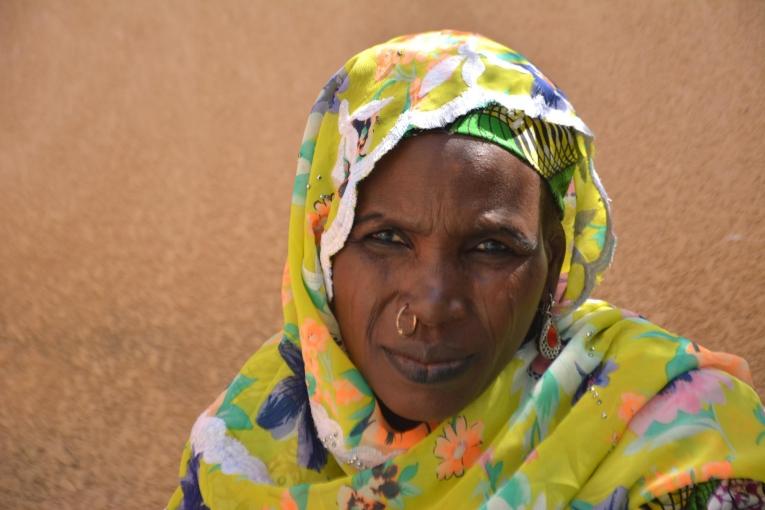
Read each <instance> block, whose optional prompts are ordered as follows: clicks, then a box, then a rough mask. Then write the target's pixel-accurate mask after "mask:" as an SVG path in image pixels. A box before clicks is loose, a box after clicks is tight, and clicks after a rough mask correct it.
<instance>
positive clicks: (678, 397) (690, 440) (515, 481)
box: [169, 31, 765, 510]
mask: <svg viewBox="0 0 765 510" xmlns="http://www.w3.org/2000/svg"><path fill="white" fill-rule="evenodd" d="M491 105H499V106H501V107H502V108H504V109H505V110H506V111H507V112H511V113H512V115H513V116H515V117H516V120H518V119H520V121H521V122H524V123H527V122H528V123H530V124H529V125H532V124H533V125H536V126H538V127H541V128H542V129H547V128H548V127H553V128H561V129H565V131H566V133H568V134H569V135H570V136H571V137H572V139H571V140H570V141H571V142H572V143H571V145H572V146H573V147H575V148H576V153H577V155H578V156H577V157H576V158H574V159H575V161H573V162H568V164H567V165H556V167H557V168H558V169H559V170H560V169H561V168H563V169H564V170H565V171H566V172H567V175H568V176H567V177H566V179H567V180H566V179H564V182H563V183H561V182H560V181H557V182H555V183H551V182H550V179H549V178H548V176H546V175H544V173H543V171H542V170H540V169H544V168H547V167H548V166H549V165H548V163H549V162H548V163H546V162H545V161H546V160H545V158H547V159H549V157H548V156H549V154H548V153H547V152H546V151H545V149H544V147H545V145H547V149H548V150H549V151H551V153H552V154H553V155H554V154H559V152H556V151H554V150H552V149H553V147H551V146H550V145H551V144H553V143H554V140H555V138H550V137H548V138H547V141H546V142H544V143H542V144H538V145H536V146H535V147H537V148H539V147H541V148H542V151H541V153H540V151H538V150H536V149H535V150H526V151H525V152H523V157H524V159H525V160H526V161H527V162H529V163H530V166H531V167H532V168H534V170H536V171H538V172H539V173H540V175H542V176H543V177H545V179H546V182H547V183H548V185H550V187H551V190H552V191H553V193H554V195H555V191H554V190H555V189H557V190H559V193H558V195H557V196H558V197H559V198H560V201H559V203H560V206H561V207H562V210H563V219H562V226H563V230H564V232H565V234H566V254H565V260H564V262H563V267H562V271H561V277H560V282H559V285H558V291H557V302H558V305H557V306H556V308H555V310H554V313H555V315H554V319H555V320H554V323H555V327H556V329H557V331H558V334H559V335H560V338H562V339H563V340H564V342H565V348H564V349H563V350H562V352H561V353H560V355H559V356H558V357H557V358H556V359H555V360H554V361H553V362H552V363H551V364H549V366H546V365H545V364H541V365H540V363H539V361H540V356H539V353H538V350H537V346H536V345H535V343H534V342H528V343H526V344H524V345H523V346H522V347H521V348H520V349H519V350H518V352H517V353H516V355H515V357H514V358H513V359H512V360H511V361H510V363H509V364H508V365H507V366H506V367H505V368H504V369H503V370H502V371H501V372H500V373H499V374H498V375H497V377H496V379H495V380H494V381H493V382H492V383H491V384H490V386H489V387H488V388H487V389H486V390H485V391H484V392H483V393H482V394H481V395H480V396H479V397H477V398H476V399H475V400H474V401H473V402H471V403H470V404H469V405H468V406H467V407H465V408H464V409H463V410H461V411H460V412H459V413H458V414H457V415H455V416H453V417H450V418H448V419H446V420H444V421H443V422H441V423H423V424H421V425H420V426H418V427H415V428H414V429H412V430H409V431H406V432H398V431H396V430H394V429H392V428H391V427H390V426H389V425H388V424H387V423H386V421H385V419H384V418H383V416H382V413H381V411H380V407H379V404H378V402H377V400H376V399H375V396H374V393H373V391H372V388H370V386H369V385H368V383H367V382H366V380H365V379H364V375H363V374H362V373H360V372H359V370H358V369H357V368H356V367H355V366H354V365H353V363H352V362H351V360H350V359H349V358H348V356H347V354H346V353H345V351H344V350H343V348H342V338H341V335H340V331H339V328H338V325H337V322H336V321H335V319H334V317H333V314H332V310H331V308H330V302H331V299H332V292H333V288H332V257H333V255H335V254H336V253H338V252H339V251H340V250H341V249H342V247H343V245H344V243H345V241H346V238H347V236H348V234H349V231H350V229H351V227H352V225H353V218H354V211H355V207H356V201H357V196H358V185H359V183H360V182H361V181H362V180H363V179H364V178H365V177H366V176H367V175H369V173H370V172H371V171H373V169H374V167H375V163H376V162H377V161H379V159H380V158H381V157H382V156H383V155H384V154H386V153H387V152H388V151H390V150H391V149H393V148H394V147H395V146H396V144H397V143H398V142H399V140H401V138H402V137H403V136H405V134H406V133H409V132H411V131H412V130H428V129H435V128H444V127H445V126H450V125H453V124H454V123H455V121H457V122H456V124H457V125H459V124H460V122H461V120H460V119H465V118H466V117H465V115H466V114H468V113H469V112H475V111H483V110H485V109H486V108H487V107H490V106H491ZM468 117H469V116H468ZM540 133H541V132H540ZM514 136H515V135H514ZM505 138H508V137H505ZM508 150H511V149H510V148H508ZM553 159H554V158H553ZM543 160H545V161H543ZM535 165H536V166H535ZM560 173H561V172H556V173H555V174H556V175H559V174H560ZM561 190H565V191H561ZM556 201H557V200H556ZM614 244H615V241H614V236H613V232H612V228H611V220H610V215H609V206H608V199H607V197H606V194H605V191H604V190H603V187H602V186H601V184H600V181H599V179H598V176H597V173H596V172H595V168H594V166H593V161H592V135H591V133H590V131H589V129H588V128H587V126H585V124H584V123H583V122H582V121H581V120H580V119H579V117H578V116H577V115H576V113H575V112H574V110H573V108H572V107H571V104H570V103H569V101H568V99H567V98H566V97H565V96H564V95H563V93H562V92H561V91H560V90H558V88H557V87H556V86H555V85H554V84H553V83H552V82H551V81H550V80H548V79H547V78H546V77H544V76H543V75H542V74H541V72H540V71H539V70H538V69H537V68H536V67H534V66H533V65H532V64H531V63H530V62H528V60H526V59H525V58H524V57H523V56H522V55H520V54H519V53H517V52H515V51H513V50H511V49H509V48H506V47H504V46H502V45H500V44H498V43H496V42H494V41H491V40H489V39H486V38H484V37H481V36H478V35H475V34H467V33H458V32H448V31H442V32H431V33H424V34H417V35H413V36H407V37H399V38H396V39H393V40H391V41H389V42H386V43H384V44H381V45H378V46H375V47H372V48H370V49H368V50H365V51H363V52H361V53H359V54H358V55H356V56H354V57H353V58H351V59H350V60H349V61H348V62H347V63H346V64H345V65H344V66H343V67H342V68H341V69H340V70H339V71H338V72H337V73H336V74H335V75H334V76H333V77H332V78H331V79H330V80H329V82H328V83H327V85H326V86H325V87H324V88H323V90H322V91H321V93H320V94H319V97H318V99H317V100H316V102H315V104H314V106H313V108H312V111H311V113H310V115H309V117H308V122H307V125H306V129H305V134H304V136H303V141H302V144H301V147H300V157H299V160H298V167H297V175H296V178H295V185H294V188H293V192H292V206H291V213H290V224H289V245H288V257H287V259H288V260H287V264H286V266H285V270H284V276H283V285H282V296H281V298H282V305H283V312H284V323H283V327H282V330H281V331H280V332H279V333H277V334H276V335H275V336H274V337H273V338H271V339H270V340H268V341H267V342H266V343H265V344H264V345H263V346H262V347H261V348H260V349H259V350H258V351H257V352H256V353H255V354H254V355H253V356H252V357H251V358H250V359H249V360H248V361H247V362H246V364H245V365H244V367H243V368H242V369H241V371H240V372H239V374H238V375H237V376H236V378H235V379H234V380H233V381H232V383H231V384H230V385H229V387H228V388H227V389H226V391H224V392H223V394H221V396H220V397H219V398H218V399H217V400H216V402H215V403H214V404H213V405H212V406H211V407H210V408H208V409H207V410H206V411H205V412H203V413H202V415H201V416H200V417H199V418H198V419H197V421H196V423H195V424H194V427H193V429H192V432H191V438H190V440H189V442H188V443H187V445H186V449H185V451H184V455H183V458H182V462H181V472H180V476H181V482H180V487H179V488H178V490H177V491H176V492H175V494H174V496H173V498H172V499H171V501H170V504H169V507H170V508H178V507H180V508H215V509H218V508H221V509H228V508H231V509H233V508H258V509H261V508H264V509H290V510H294V509H300V510H311V509H325V508H342V509H346V508H374V509H382V508H415V509H418V508H442V507H445V508H453V507H459V508H479V507H481V508H489V509H508V508H511V509H519V508H531V507H532V506H533V507H534V508H548V507H550V508H553V507H554V508H561V507H573V508H580V509H590V508H606V507H608V508H612V507H620V506H618V505H624V506H626V505H627V503H629V506H636V505H639V504H641V503H644V502H647V501H651V500H653V499H654V498H656V497H658V496H661V495H663V494H667V493H669V492H672V491H674V490H677V489H679V488H682V487H687V486H690V485H692V484H697V483H702V482H705V481H707V480H713V479H717V478H723V479H727V478H750V479H757V480H765V413H764V412H763V408H762V404H761V403H760V401H759V399H758V397H757V395H756V394H755V393H754V391H753V390H752V389H751V387H750V386H749V385H750V384H751V380H750V376H749V372H748V368H747V367H746V364H745V362H744V361H743V360H741V359H739V358H737V357H735V356H731V355H727V354H720V353H713V352H711V351H708V350H706V349H704V348H702V347H700V346H699V345H697V344H696V343H693V342H691V341H690V340H688V339H686V338H683V337H679V336H676V335H673V334H670V333H668V332H666V331H665V330H663V329H661V328H659V327H657V326H655V325H653V324H651V323H649V322H648V321H646V320H645V319H643V318H641V317H639V316H636V315H634V314H630V313H628V312H625V311H622V310H620V309H617V308H615V307H613V306H611V305H609V304H607V303H604V302H602V301H597V300H592V299H589V295H590V293H591V292H592V290H593V288H594V287H595V285H596V284H597V282H598V281H599V280H600V278H601V277H602V275H603V272H604V271H605V269H606V268H607V267H608V265H609V263H610V261H611V258H612V255H613V250H614ZM540 367H541V368H540ZM202 505H204V506H202ZM608 505H613V506H608Z"/></svg>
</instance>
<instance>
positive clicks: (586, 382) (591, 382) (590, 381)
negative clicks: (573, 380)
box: [571, 360, 619, 405]
mask: <svg viewBox="0 0 765 510" xmlns="http://www.w3.org/2000/svg"><path fill="white" fill-rule="evenodd" d="M575 366H576V371H577V372H579V375H580V376H581V377H582V382H581V383H580V384H579V387H578V388H577V389H576V391H575V392H574V397H573V398H572V399H571V404H572V405H573V404H576V403H577V402H578V401H579V399H580V398H582V395H584V394H585V393H587V389H588V388H589V387H590V386H601V387H606V386H608V383H609V382H610V380H611V379H610V377H608V376H609V374H611V372H613V371H614V370H616V369H617V368H619V367H618V365H617V364H616V363H614V362H613V361H612V360H607V361H606V362H605V364H603V363H600V364H599V365H598V366H597V367H595V370H593V371H592V372H591V373H590V374H589V375H587V374H586V373H585V372H584V370H582V369H581V368H579V364H578V363H577V364H575Z"/></svg>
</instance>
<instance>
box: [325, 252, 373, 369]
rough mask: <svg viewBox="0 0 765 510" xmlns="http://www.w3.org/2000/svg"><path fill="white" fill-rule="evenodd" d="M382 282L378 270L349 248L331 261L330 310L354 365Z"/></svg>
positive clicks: (371, 317) (362, 344)
mask: <svg viewBox="0 0 765 510" xmlns="http://www.w3.org/2000/svg"><path fill="white" fill-rule="evenodd" d="M385 280H386V279H385V278H384V272H381V270H380V268H379V267H377V266H376V265H375V264H369V263H368V261H365V260H363V257H360V256H359V255H358V254H357V253H355V250H353V249H352V248H351V247H346V248H344V249H343V250H342V251H340V252H339V253H338V254H337V255H335V257H334V258H333V259H332V283H333V286H334V290H335V295H334V299H333V300H332V304H331V308H332V312H333V313H334V314H335V318H336V319H337V322H338V324H339V325H340V332H341V334H342V337H343V343H344V344H345V346H346V348H347V349H348V351H349V354H350V355H351V359H352V360H353V361H354V362H358V361H360V360H359V356H361V355H362V352H363V350H364V348H365V345H366V331H367V328H368V325H369V323H370V321H372V320H374V315H375V313H376V312H375V310H376V308H377V305H376V303H377V302H378V301H379V300H380V293H381V292H383V285H384V282H385Z"/></svg>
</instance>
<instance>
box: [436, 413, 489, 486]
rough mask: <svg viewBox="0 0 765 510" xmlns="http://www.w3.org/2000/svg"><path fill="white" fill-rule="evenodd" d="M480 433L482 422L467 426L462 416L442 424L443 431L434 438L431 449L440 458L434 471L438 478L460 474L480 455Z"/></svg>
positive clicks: (442, 478) (481, 431)
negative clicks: (433, 444) (432, 448)
mask: <svg viewBox="0 0 765 510" xmlns="http://www.w3.org/2000/svg"><path fill="white" fill-rule="evenodd" d="M482 434H483V422H481V421H477V422H474V423H472V424H471V425H470V426H468V423H467V420H466V419H465V417H464V416H458V417H456V418H454V419H453V420H452V422H451V423H450V424H447V425H445V426H444V433H443V435H441V436H440V437H439V438H437V439H436V447H435V449H434V451H433V453H434V454H435V456H436V457H437V458H438V459H440V460H441V463H440V464H439V466H438V469H437V473H436V474H437V476H438V478H439V479H440V480H446V479H448V478H451V477H452V476H457V477H459V476H462V475H463V474H464V473H465V470H466V469H467V468H469V467H470V466H472V465H473V464H474V463H475V462H476V461H477V460H478V459H479V458H480V457H481V443H482V442H483V441H482V439H481V436H482Z"/></svg>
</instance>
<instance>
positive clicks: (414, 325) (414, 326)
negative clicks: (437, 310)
mask: <svg viewBox="0 0 765 510" xmlns="http://www.w3.org/2000/svg"><path fill="white" fill-rule="evenodd" d="M407 308H409V303H407V304H405V305H404V306H402V307H401V309H400V310H399V311H398V313H397V314H396V331H398V334H399V335H401V336H412V335H413V334H414V331H415V330H416V329H417V315H415V314H412V327H411V329H407V330H404V328H402V327H401V316H402V315H403V314H404V312H405V311H406V309H407Z"/></svg>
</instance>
